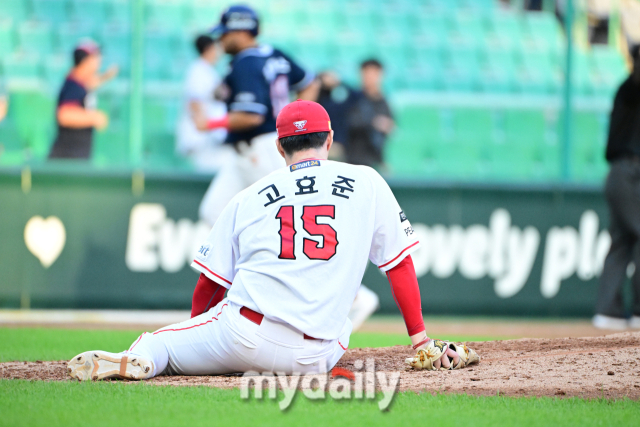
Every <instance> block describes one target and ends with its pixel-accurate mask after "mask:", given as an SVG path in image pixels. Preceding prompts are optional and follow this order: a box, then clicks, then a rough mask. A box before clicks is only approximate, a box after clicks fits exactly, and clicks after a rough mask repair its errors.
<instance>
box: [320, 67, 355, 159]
mask: <svg viewBox="0 0 640 427" xmlns="http://www.w3.org/2000/svg"><path fill="white" fill-rule="evenodd" d="M318 79H319V80H320V92H319V93H318V100H317V102H318V103H319V104H320V105H322V106H323V107H324V109H325V110H327V113H329V117H331V128H332V129H333V145H332V146H331V153H329V154H330V157H331V158H332V159H336V160H343V159H344V147H345V145H346V144H347V141H348V132H349V127H348V126H349V123H348V121H347V115H348V114H349V110H350V109H351V107H352V105H353V101H354V99H355V98H356V92H355V91H354V90H353V89H352V88H351V87H349V86H348V85H346V84H345V83H343V82H342V81H341V80H340V76H338V75H337V74H336V73H334V72H333V71H324V72H322V73H320V74H319V75H318Z"/></svg>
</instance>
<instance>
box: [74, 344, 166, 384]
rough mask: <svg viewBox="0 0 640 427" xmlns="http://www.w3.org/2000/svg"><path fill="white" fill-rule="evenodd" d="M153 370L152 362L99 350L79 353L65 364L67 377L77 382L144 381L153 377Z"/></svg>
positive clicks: (138, 357)
mask: <svg viewBox="0 0 640 427" xmlns="http://www.w3.org/2000/svg"><path fill="white" fill-rule="evenodd" d="M153 370H154V366H153V362H152V361H150V360H147V359H144V358H142V357H140V356H133V355H127V354H120V353H108V352H106V351H100V350H97V351H85V352H84V353H80V354H79V355H77V356H76V357H74V358H73V359H71V360H70V361H69V363H68V364H67V372H68V373H69V376H70V377H71V378H76V379H78V380H79V381H87V380H93V381H97V380H104V379H107V378H122V379H128V380H145V379H147V378H151V377H152V376H153Z"/></svg>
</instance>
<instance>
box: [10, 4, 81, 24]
mask: <svg viewBox="0 0 640 427" xmlns="http://www.w3.org/2000/svg"><path fill="white" fill-rule="evenodd" d="M3 1H4V0H3ZM31 3H32V4H33V17H34V18H35V19H36V20H38V21H42V22H48V23H50V24H52V25H57V24H59V23H61V22H66V21H68V20H69V16H70V13H69V8H68V6H69V4H68V3H67V1H66V0H31Z"/></svg>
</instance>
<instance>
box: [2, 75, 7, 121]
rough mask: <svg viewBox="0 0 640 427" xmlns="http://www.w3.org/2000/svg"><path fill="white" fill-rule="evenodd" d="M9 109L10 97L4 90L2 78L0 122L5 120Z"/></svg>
mask: <svg viewBox="0 0 640 427" xmlns="http://www.w3.org/2000/svg"><path fill="white" fill-rule="evenodd" d="M8 110H9V98H8V97H7V94H6V93H5V91H4V86H3V85H2V80H0V122H2V121H3V120H4V118H5V117H6V116H7V111H8Z"/></svg>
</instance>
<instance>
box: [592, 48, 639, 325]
mask: <svg viewBox="0 0 640 427" xmlns="http://www.w3.org/2000/svg"><path fill="white" fill-rule="evenodd" d="M639 48H640V46H635V48H634V49H633V55H632V56H633V59H634V67H633V71H632V73H631V75H630V76H629V78H627V79H626V80H625V81H624V82H623V83H622V85H621V86H620V88H619V89H618V92H617V93H616V96H615V99H614V101H613V110H612V111H611V120H610V124H609V139H608V141H607V151H606V157H607V160H608V161H609V164H610V165H611V170H610V171H609V176H608V177H607V183H606V185H605V196H606V198H607V202H608V204H609V211H610V218H609V233H610V234H611V249H610V250H609V254H608V255H607V258H606V260H605V263H604V268H603V270H602V276H600V290H599V292H598V301H597V304H596V315H595V317H594V318H593V324H594V326H596V327H600V328H603V329H625V328H626V327H627V320H626V319H625V314H626V313H625V308H624V304H623V298H622V285H623V284H624V281H625V278H626V272H627V266H628V265H629V263H630V262H631V261H634V263H635V267H636V268H635V273H634V276H633V287H634V289H633V290H634V297H633V312H632V315H633V317H631V320H630V321H629V326H631V327H632V328H640V245H639V243H640V53H639Z"/></svg>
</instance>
